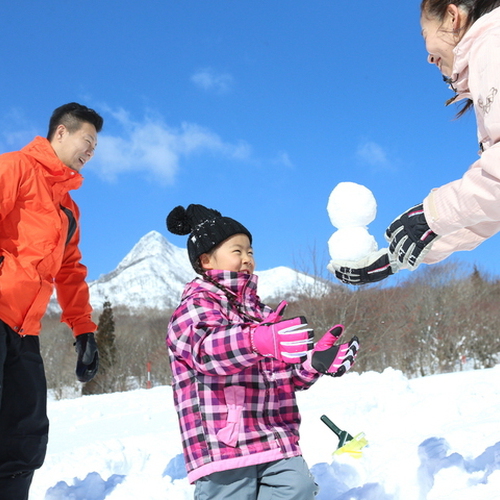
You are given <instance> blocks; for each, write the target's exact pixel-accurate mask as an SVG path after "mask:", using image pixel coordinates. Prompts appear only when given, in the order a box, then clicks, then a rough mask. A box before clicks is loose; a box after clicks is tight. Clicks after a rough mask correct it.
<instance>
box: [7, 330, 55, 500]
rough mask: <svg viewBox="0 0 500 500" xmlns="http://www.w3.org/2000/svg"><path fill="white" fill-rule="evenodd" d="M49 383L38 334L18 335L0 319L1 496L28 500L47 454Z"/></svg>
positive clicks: (8, 498) (15, 499) (16, 499)
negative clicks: (30, 489)
mask: <svg viewBox="0 0 500 500" xmlns="http://www.w3.org/2000/svg"><path fill="white" fill-rule="evenodd" d="M48 432H49V420H48V418H47V383H46V380H45V370H44V367H43V361H42V357H41V355H40V341H39V339H38V337H35V336H30V335H27V336H25V337H21V336H20V335H18V334H17V333H16V332H14V331H13V330H12V329H11V328H10V327H9V326H8V325H6V324H5V323H4V322H3V321H1V320H0V498H1V499H2V500H27V498H28V491H29V487H30V485H31V480H32V479H33V473H34V471H35V470H36V469H38V468H40V467H41V466H42V464H43V461H44V459H45V452H46V450H47V440H48Z"/></svg>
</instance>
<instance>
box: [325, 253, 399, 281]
mask: <svg viewBox="0 0 500 500" xmlns="http://www.w3.org/2000/svg"><path fill="white" fill-rule="evenodd" d="M327 269H328V270H329V271H330V272H332V273H333V274H334V275H335V277H336V278H337V279H338V280H340V281H342V283H346V284H348V285H366V284H369V283H376V282H377V281H382V280H383V279H385V278H388V277H389V276H391V275H392V274H395V273H397V272H398V271H399V267H398V265H397V263H396V262H394V261H393V260H392V257H391V256H390V255H389V253H388V251H387V248H383V249H382V250H379V251H378V252H373V253H371V254H369V255H368V256H367V257H363V258H362V259H360V260H356V261H352V260H331V261H330V263H329V264H328V266H327Z"/></svg>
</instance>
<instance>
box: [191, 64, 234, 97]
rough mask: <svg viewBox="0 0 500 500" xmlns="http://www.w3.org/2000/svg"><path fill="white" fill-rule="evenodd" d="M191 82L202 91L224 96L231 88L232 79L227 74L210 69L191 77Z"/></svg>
mask: <svg viewBox="0 0 500 500" xmlns="http://www.w3.org/2000/svg"><path fill="white" fill-rule="evenodd" d="M191 81H192V82H193V83H194V84H195V85H196V86H198V87H200V88H202V89H203V90H207V91H212V92H216V93H219V94H224V93H226V92H229V91H230V90H231V88H232V86H233V77H232V76H231V75H230V74H229V73H217V72H215V71H214V70H213V69H211V68H205V69H202V70H200V71H198V72H197V73H195V74H194V75H193V76H192V77H191Z"/></svg>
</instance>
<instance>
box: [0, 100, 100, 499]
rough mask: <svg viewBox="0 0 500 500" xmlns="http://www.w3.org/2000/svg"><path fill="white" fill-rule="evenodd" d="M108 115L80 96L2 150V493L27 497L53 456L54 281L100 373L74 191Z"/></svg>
mask: <svg viewBox="0 0 500 500" xmlns="http://www.w3.org/2000/svg"><path fill="white" fill-rule="evenodd" d="M102 125H103V119H102V118H101V117H100V116H99V115H98V114H97V113H96V112H95V111H94V110H92V109H89V108H87V107H86V106H82V105H80V104H77V103H69V104H65V105H63V106H61V107H59V108H57V109H56V110H55V111H54V113H53V114H52V117H51V119H50V123H49V131H48V135H47V139H44V138H42V137H35V139H34V140H33V141H32V142H30V143H29V144H28V145H27V146H25V147H24V148H23V149H21V150H20V151H15V152H12V153H5V154H2V155H0V200H1V202H0V498H1V499H2V500H27V498H28V491H29V487H30V485H31V481H32V479H33V473H34V471H35V470H36V469H38V468H39V467H41V465H42V464H43V461H44V458H45V452H46V447H47V439H48V428H49V423H48V419H47V412H46V400H47V387H46V380H45V372H44V368H43V362H42V358H41V355H40V344H39V338H38V334H39V333H40V330H41V319H42V317H43V315H44V314H45V311H46V309H47V305H48V302H49V300H50V297H51V295H52V292H53V289H54V287H55V289H56V291H57V299H58V301H59V304H60V306H61V309H62V317H61V320H62V321H64V322H65V323H66V324H67V325H68V326H69V327H70V328H71V329H72V330H73V334H74V336H75V338H76V341H75V346H76V352H77V365H76V375H77V377H78V379H79V380H80V381H81V382H87V381H89V380H91V379H92V378H93V377H94V375H95V374H96V373H97V368H98V360H99V358H98V352H97V345H96V342H95V338H94V332H95V330H96V325H95V323H93V322H92V318H91V314H92V308H91V306H90V302H89V290H88V286H87V284H86V282H85V278H86V276H87V270H86V268H85V266H83V265H82V264H81V262H80V260H81V253H80V251H79V249H78V243H79V240H80V230H79V226H78V220H79V211H78V207H77V205H76V204H75V202H74V201H73V200H72V199H71V197H70V195H69V191H70V190H71V189H78V188H79V187H80V185H81V184H82V181H83V178H82V176H81V174H80V170H81V168H82V167H83V166H84V165H85V163H86V162H87V161H89V160H90V159H91V158H92V156H93V155H94V150H95V148H96V145H97V134H98V132H100V131H101V129H102Z"/></svg>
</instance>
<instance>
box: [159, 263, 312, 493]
mask: <svg viewBox="0 0 500 500" xmlns="http://www.w3.org/2000/svg"><path fill="white" fill-rule="evenodd" d="M207 274H208V275H209V276H210V277H211V278H213V279H214V280H215V281H217V282H218V283H220V284H221V285H223V286H224V287H226V289H228V290H229V291H230V293H231V294H234V297H235V299H236V300H237V301H238V303H239V304H241V306H240V309H241V311H242V312H240V311H239V310H238V309H237V307H236V306H235V305H233V304H232V303H231V302H230V301H229V300H228V298H227V296H226V295H225V293H224V292H223V291H222V290H220V289H219V288H217V287H216V286H215V285H214V284H212V283H210V282H209V281H206V280H204V279H202V278H196V279H194V280H193V281H192V282H190V283H188V284H187V285H186V287H185V289H184V293H183V295H182V298H181V303H180V305H179V307H178V308H177V309H176V311H175V312H174V314H173V316H172V318H171V319H170V323H169V326H168V334H167V345H168V348H169V352H170V361H171V366H172V378H173V390H174V401H175V408H176V410H177V414H178V417H179V425H180V430H181V435H182V442H183V449H184V458H185V461H186V467H187V471H188V479H189V481H190V482H191V483H193V482H194V481H196V480H197V479H199V478H200V477H203V476H206V475H208V474H211V473H213V472H219V471H224V470H229V469H235V468H239V467H245V466H248V465H256V464H261V463H266V462H271V461H274V460H279V459H282V458H290V457H294V456H298V455H301V450H300V448H299V444H298V441H299V425H300V420H301V419H300V414H299V410H298V407H297V402H296V398H295V391H297V390H303V389H307V388H309V387H310V386H311V385H312V384H313V383H314V382H315V381H316V380H317V379H318V377H319V376H320V375H319V374H318V373H317V372H316V371H307V370H305V369H304V368H303V367H302V365H290V364H286V363H282V362H280V361H277V360H275V359H272V358H267V357H266V358H264V357H263V356H260V355H259V354H256V353H255V352H254V351H253V350H252V346H251V343H250V335H249V331H250V325H252V324H253V325H255V324H256V323H258V322H261V321H263V320H264V319H267V320H269V321H276V320H279V317H278V316H277V314H276V313H274V312H273V311H272V309H271V308H269V307H268V306H266V305H264V304H262V303H261V302H260V300H259V297H258V296H257V276H256V275H248V274H245V273H235V272H230V271H208V273H207ZM247 314H248V315H249V316H248V317H247ZM252 318H254V319H252Z"/></svg>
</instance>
